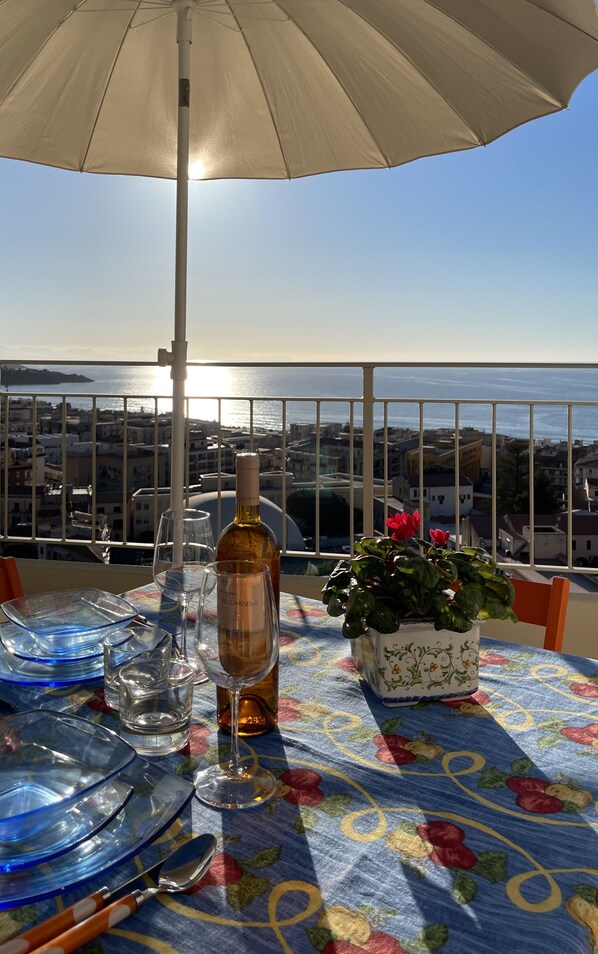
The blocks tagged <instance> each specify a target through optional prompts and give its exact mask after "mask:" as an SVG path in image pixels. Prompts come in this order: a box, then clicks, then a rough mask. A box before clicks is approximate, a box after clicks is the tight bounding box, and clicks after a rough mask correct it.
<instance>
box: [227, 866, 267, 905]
mask: <svg viewBox="0 0 598 954" xmlns="http://www.w3.org/2000/svg"><path fill="white" fill-rule="evenodd" d="M269 887H270V882H269V881H268V879H267V878H258V877H257V875H252V874H249V873H248V872H244V874H243V875H242V877H240V878H239V880H238V881H237V882H235V884H229V885H228V887H227V889H226V900H227V901H228V903H229V904H230V906H231V908H232V909H233V911H242V910H243V908H246V907H247V905H248V904H251V903H252V902H253V901H255V899H256V898H261V896H262V895H263V894H265V893H266V891H267V890H268V888H269Z"/></svg>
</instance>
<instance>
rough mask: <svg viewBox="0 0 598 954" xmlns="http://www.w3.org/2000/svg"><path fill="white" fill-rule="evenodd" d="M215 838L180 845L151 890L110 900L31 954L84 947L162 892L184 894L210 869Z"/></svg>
mask: <svg viewBox="0 0 598 954" xmlns="http://www.w3.org/2000/svg"><path fill="white" fill-rule="evenodd" d="M215 851H216V839H215V838H214V836H213V835H200V836H199V837H198V838H193V839H192V840H191V841H188V842H187V843H186V844H184V845H181V847H180V848H179V849H178V851H175V853H174V854H173V855H172V857H171V858H170V859H168V860H167V861H166V862H165V864H163V865H162V868H161V869H160V875H159V878H158V884H157V886H156V887H155V888H146V889H145V890H143V891H141V890H134V891H131V893H130V894H126V895H125V896H124V898H119V899H118V900H117V901H113V902H112V904H109V905H108V907H106V908H104V909H103V910H102V911H98V913H97V914H94V915H92V917H90V918H87V920H86V921H82V922H81V924H77V925H76V926H75V927H73V928H71V929H70V930H69V931H65V932H64V934H60V935H59V936H58V937H57V938H55V939H54V940H53V941H49V942H48V943H47V944H44V945H43V946H42V947H38V948H36V950H35V952H34V954H70V952H71V951H75V950H76V949H77V948H78V947H80V946H81V945H82V944H87V943H88V941H91V940H93V938H94V937H98V936H99V935H100V934H103V933H104V931H109V930H110V929H111V928H113V927H115V926H116V925H117V924H118V923H119V922H120V921H124V919H125V918H128V916H129V915H130V914H134V913H135V911H136V910H137V908H139V907H140V906H141V905H142V904H144V903H145V902H146V901H149V899H150V898H153V896H154V895H155V894H160V893H161V892H165V893H167V894H174V893H176V892H178V891H187V890H188V889H189V888H191V887H193V885H194V884H196V883H197V882H198V881H199V879H200V878H201V877H202V876H203V875H204V874H205V873H206V871H207V870H208V868H209V867H210V864H211V861H212V858H213V856H214V852H215Z"/></svg>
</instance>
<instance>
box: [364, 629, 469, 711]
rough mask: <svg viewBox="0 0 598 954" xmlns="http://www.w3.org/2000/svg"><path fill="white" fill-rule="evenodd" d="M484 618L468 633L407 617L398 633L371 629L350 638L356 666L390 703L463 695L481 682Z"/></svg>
mask: <svg viewBox="0 0 598 954" xmlns="http://www.w3.org/2000/svg"><path fill="white" fill-rule="evenodd" d="M479 646H480V624H479V623H474V626H473V628H472V629H471V630H470V631H469V632H468V633H453V632H449V631H447V630H440V631H438V630H435V629H434V627H433V626H432V625H431V624H429V623H421V622H416V623H409V622H407V623H403V624H402V626H401V629H400V630H399V631H398V632H396V633H389V634H383V633H378V632H376V630H373V629H370V630H369V632H368V633H366V634H365V635H364V636H358V637H357V638H356V639H352V640H351V653H352V656H353V661H354V662H355V665H356V667H357V670H358V672H359V673H360V674H361V676H362V677H363V679H364V680H365V681H366V682H367V683H368V685H369V686H370V688H371V689H372V690H373V691H374V692H375V693H376V695H377V696H378V698H379V699H380V700H381V701H382V702H383V703H384V704H385V705H387V706H400V705H412V704H413V703H416V702H419V701H420V700H428V701H433V700H442V699H464V698H467V697H468V696H470V695H471V694H472V693H473V692H475V691H476V689H477V688H478V672H479Z"/></svg>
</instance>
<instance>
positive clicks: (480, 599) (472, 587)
mask: <svg viewBox="0 0 598 954" xmlns="http://www.w3.org/2000/svg"><path fill="white" fill-rule="evenodd" d="M455 602H456V604H457V606H458V607H459V609H461V610H463V612H464V613H465V614H466V615H467V616H469V618H470V619H475V618H476V617H477V615H478V613H479V612H480V610H481V608H482V606H483V605H484V590H483V587H481V586H480V585H479V584H478V583H464V584H463V586H461V587H459V589H458V590H457V592H456V593H455Z"/></svg>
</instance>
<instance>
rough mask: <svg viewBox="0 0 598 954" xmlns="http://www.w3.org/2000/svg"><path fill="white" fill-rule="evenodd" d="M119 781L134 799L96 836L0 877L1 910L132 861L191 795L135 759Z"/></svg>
mask: <svg viewBox="0 0 598 954" xmlns="http://www.w3.org/2000/svg"><path fill="white" fill-rule="evenodd" d="M119 781H120V782H124V783H125V784H127V785H132V786H133V794H132V795H131V797H130V799H129V801H128V802H127V804H126V805H125V807H124V808H123V809H122V811H120V812H119V813H118V815H117V816H116V818H114V819H113V820H112V821H111V822H110V823H109V824H108V825H106V827H105V828H103V829H102V831H100V832H98V834H97V835H94V836H93V838H90V839H88V840H87V841H84V842H83V843H82V844H80V845H78V847H76V848H73V849H72V851H67V852H65V854H64V855H60V857H59V858H53V859H52V861H48V862H45V863H44V864H42V865H36V867H34V868H22V869H21V870H20V871H11V872H1V873H0V909H3V908H14V907H17V906H19V905H22V904H31V903H32V902H34V901H41V900H43V898H50V897H52V896H54V895H56V894H61V893H63V892H65V891H67V890H69V891H70V890H71V889H72V888H76V887H78V886H79V885H80V884H84V882H86V881H89V880H90V878H93V877H94V875H99V874H100V873H101V874H102V876H103V875H104V873H105V872H107V871H109V870H110V869H111V868H114V867H116V865H120V864H123V863H124V862H125V861H128V860H129V858H133V857H134V855H136V854H138V852H140V851H142V849H143V848H145V847H146V846H147V845H148V844H150V843H151V842H153V841H154V840H155V839H156V838H158V836H159V835H161V834H162V832H163V831H165V830H166V829H167V828H168V826H169V825H171V824H172V822H173V821H174V819H175V818H177V817H178V816H179V815H180V814H181V812H182V810H183V809H184V807H185V805H187V804H188V803H189V802H190V801H191V798H192V797H193V792H194V788H193V785H192V784H191V782H187V781H186V780H185V779H184V778H180V777H179V776H177V775H169V774H167V773H166V772H164V771H163V770H162V769H160V768H158V767H157V766H155V765H151V764H150V763H149V762H146V760H145V759H142V758H140V757H139V756H137V757H136V758H135V760H134V761H133V762H131V764H130V765H128V766H127V767H126V768H125V769H123V771H122V772H121V773H120V775H119Z"/></svg>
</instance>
